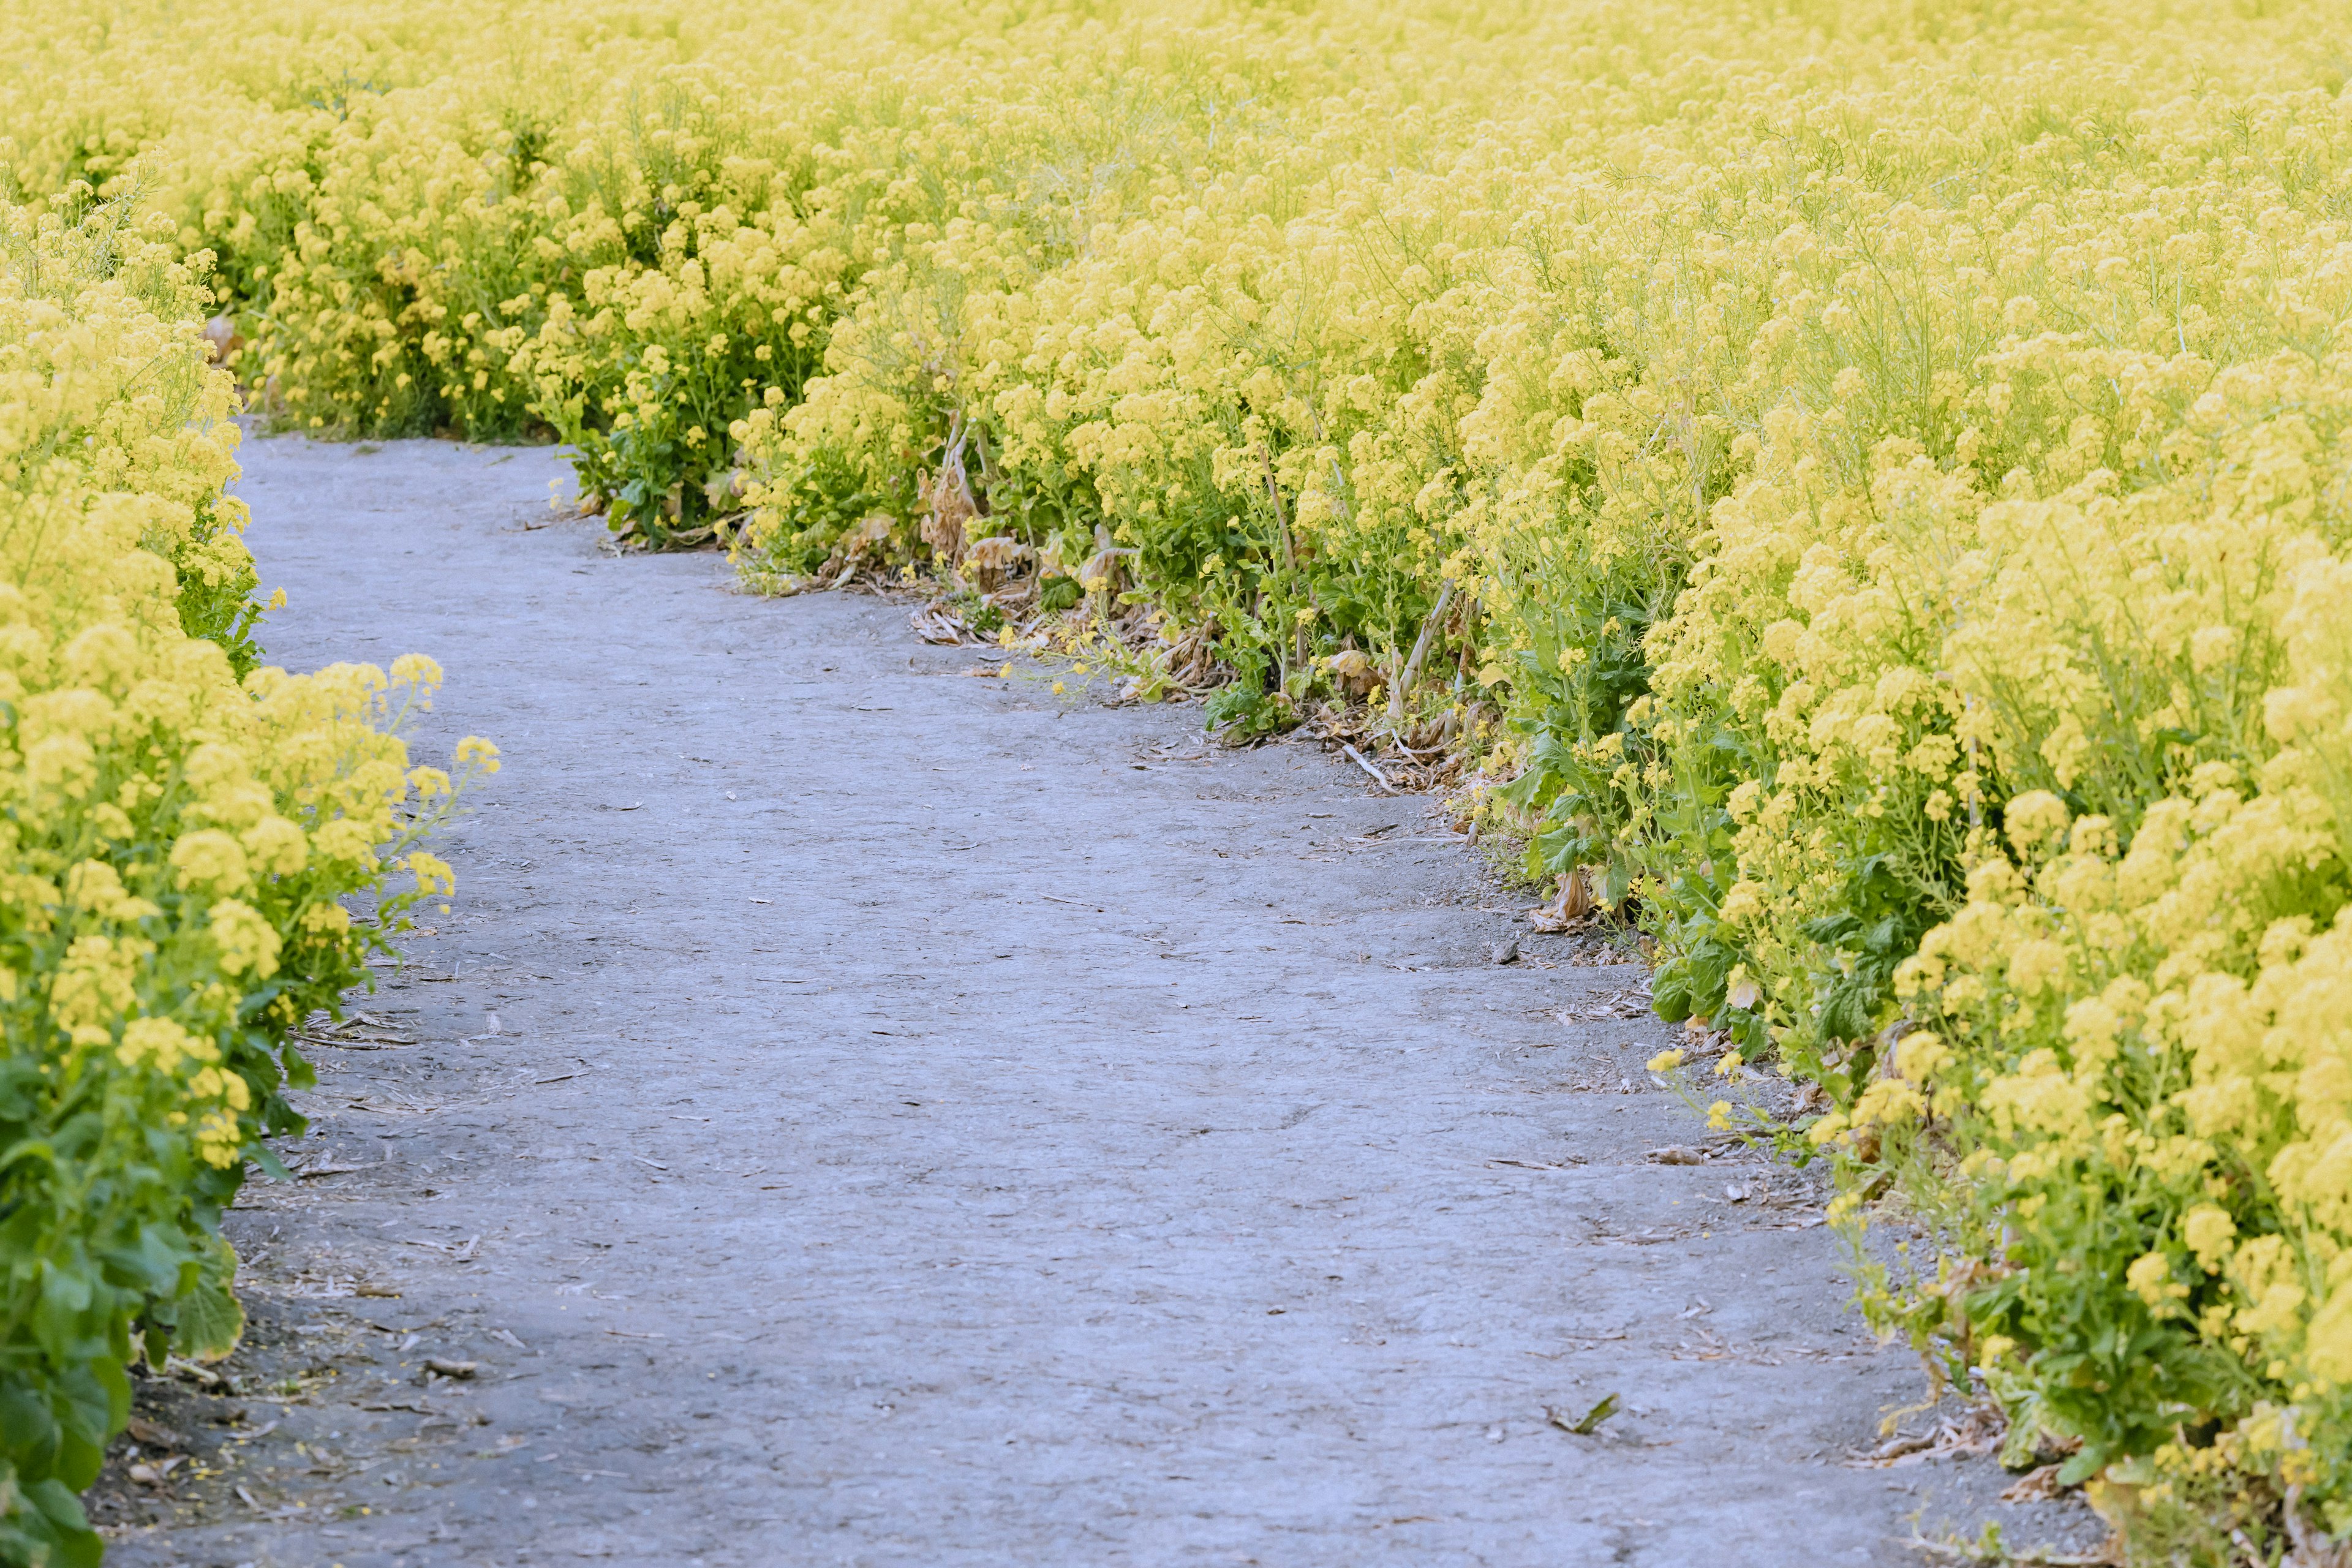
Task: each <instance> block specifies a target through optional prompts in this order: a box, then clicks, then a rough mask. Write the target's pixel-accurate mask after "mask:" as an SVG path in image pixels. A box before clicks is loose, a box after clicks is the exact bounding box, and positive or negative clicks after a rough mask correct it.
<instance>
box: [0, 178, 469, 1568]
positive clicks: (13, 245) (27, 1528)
mask: <svg viewBox="0 0 2352 1568" xmlns="http://www.w3.org/2000/svg"><path fill="white" fill-rule="evenodd" d="M63 205H64V206H65V207H66V208H67V209H68V211H69V210H70V208H71V206H72V204H70V203H68V204H63ZM159 230H160V232H159ZM170 230H171V225H170V224H169V222H168V220H159V219H156V218H153V217H152V216H151V217H149V218H147V219H143V220H142V219H136V218H134V217H132V216H131V215H130V213H129V212H128V211H127V210H126V207H125V206H123V205H110V206H104V207H100V208H97V209H95V210H91V211H89V212H88V213H87V214H86V215H83V216H79V218H76V219H75V220H74V221H68V220H67V218H66V217H65V216H59V213H58V211H55V210H51V211H32V210H26V209H24V208H17V207H0V795H5V802H6V810H5V813H0V1015H5V1021H6V1048H5V1051H0V1151H5V1159H0V1324H5V1330H0V1409H5V1412H6V1419H5V1422H0V1500H5V1501H0V1561H6V1562H10V1563H16V1562H26V1563H35V1562H52V1561H54V1562H77V1561H95V1556H94V1553H95V1549H96V1540H95V1537H94V1536H93V1535H91V1533H90V1532H89V1530H88V1528H87V1525H86V1523H85V1521H83V1517H82V1515H81V1512H80V1510H79V1504H78V1502H77V1501H76V1500H75V1494H76V1493H77V1492H78V1491H79V1489H81V1488H82V1487H84V1486H87V1485H88V1484H89V1480H90V1479H92V1478H93V1477H94V1475H95V1474H96V1470H97V1467H98V1464H99V1461H100V1456H101V1452H102V1450H103V1447H104V1446H105V1444H106V1442H107V1440H108V1438H109V1437H110V1435H111V1433H112V1432H113V1430H115V1429H116V1428H118V1427H119V1426H121V1423H122V1420H123V1419H124V1417H125V1415H126V1414H127V1401H128V1387H127V1384H126V1383H125V1379H124V1368H125V1364H126V1363H127V1362H128V1361H129V1359H130V1357H131V1354H132V1353H133V1350H134V1346H138V1347H140V1348H142V1349H143V1351H144V1353H146V1354H147V1355H149V1356H150V1357H151V1358H152V1359H155V1360H156V1361H158V1362H159V1363H160V1361H161V1359H162V1358H163V1356H164V1355H165V1354H168V1353H174V1352H176V1353H181V1354H186V1355H212V1354H217V1353H220V1352H224V1351H226V1349H227V1348H228V1346H229V1345H230V1344H232V1343H234V1342H235V1339H236V1333H237V1331H238V1328H239V1325H240V1323H241V1321H242V1320H241V1316H240V1314H239V1313H238V1310H237V1308H236V1300H235V1298H234V1296H233V1295H232V1294H231V1293H230V1290H229V1283H230V1278H231V1276H232V1274H233V1271H234V1268H235V1263H236V1258H235V1256H234V1254H233V1253H231V1252H230V1251H229V1249H228V1247H227V1245H226V1242H224V1241H223V1240H222V1239H221V1237H220V1235H219V1217H220V1213H221V1210H222V1209H223V1208H224V1207H225V1206H226V1205H227V1204H228V1203H229V1202H230V1201H231V1199H232V1198H233V1197H234V1195H235V1194H236V1187H237V1184H238V1181H239V1179H240V1177H241V1175H242V1169H243V1165H244V1162H245V1160H246V1158H247V1154H248V1153H249V1152H251V1151H252V1149H253V1147H254V1140H255V1139H256V1138H257V1135H258V1134H260V1133H261V1132H263V1131H288V1130H290V1129H292V1128H295V1127H299V1118H298V1117H296V1116H295V1115H294V1113H293V1112H292V1111H291V1110H290V1109H289V1107H288V1106H287V1104H286V1102H285V1100H283V1099H282V1098H281V1095H280V1089H281V1087H282V1086H283V1085H284V1084H285V1083H287V1082H288V1081H289V1079H290V1080H292V1081H293V1082H295V1083H297V1084H299V1083H303V1082H307V1081H308V1073H309V1068H307V1066H306V1065H305V1064H304V1063H303V1061H302V1059H301V1058H300V1057H299V1055H297V1054H296V1053H295V1051H294V1049H293V1047H292V1046H291V1045H290V1043H289V1036H290V1034H291V1031H292V1030H293V1028H294V1026H296V1025H297V1024H298V1023H299V1021H300V1020H301V1019H302V1018H303V1017H304V1016H307V1015H308V1014H309V1012H310V1010H311V1009H313V1008H316V1007H321V1006H332V1005H336V1003H337V1001H338V998H339V996H340V994H341V991H342V990H343V989H344V988H346V987H347V986H349V985H351V984H355V983H358V982H360V981H362V980H363V979H364V977H365V974H366V970H365V967H364V963H365V959H366V957H367V955H368V954H369V952H372V951H376V950H379V949H381V948H383V945H384V943H385V942H386V939H387V936H388V935H389V933H390V932H391V931H395V930H397V929H399V928H400V926H401V924H402V921H403V914H402V911H403V910H404V909H405V908H406V907H407V905H408V904H410V903H413V902H414V901H415V899H416V898H418V897H422V896H425V895H426V894H428V893H438V892H446V890H447V888H448V876H447V868H446V867H445V866H443V865H442V864H441V863H440V862H438V861H437V860H434V859H432V858H430V857H429V856H426V855H425V854H424V852H423V851H422V850H421V849H417V848H416V847H415V846H416V844H417V842H418V840H419V838H420V837H421V836H422V834H423V833H424V832H425V831H426V830H428V829H429V828H430V827H431V826H433V825H434V823H435V822H436V820H437V818H438V816H439V815H440V814H441V813H442V812H443V811H445V810H446V803H447V801H448V799H449V798H450V795H451V782H450V781H449V780H447V779H446V776H445V775H436V779H438V781H439V789H438V795H437V799H427V798H425V796H426V792H425V791H424V790H423V789H421V788H420V789H416V790H415V791H414V792H412V786H411V779H410V776H409V774H408V773H407V772H406V755H405V752H404V745H403V742H401V740H400V739H399V737H398V735H397V734H396V733H395V732H394V731H396V729H397V727H398V721H399V716H400V710H401V709H402V708H403V707H404V705H406V704H408V703H411V702H415V701H418V700H424V699H425V698H426V697H427V696H428V695H429V693H430V691H431V689H432V688H433V687H434V686H435V685H436V684H437V682H438V680H439V672H438V670H436V669H435V668H432V667H431V665H430V663H429V661H417V662H412V663H410V664H407V665H404V666H401V667H395V670H394V674H393V675H392V676H391V677H389V678H388V677H387V676H386V675H385V674H384V673H383V671H381V670H378V669H375V668H371V667H364V666H337V667H335V668H330V669H327V670H323V671H321V672H320V673H319V674H317V675H312V676H289V675H288V674H286V673H284V672H283V671H280V670H277V669H271V668H255V667H254V659H253V655H254V653H255V651H256V650H255V649H254V648H253V647H252V645H251V640H250V637H249V632H250V627H251V620H252V616H253V614H254V612H255V611H256V610H257V607H258V606H257V605H256V604H255V602H254V601H253V600H252V598H251V591H252V589H253V587H254V586H255V578H254V574H253V569H252V563H251V559H250V557H249V556H248V555H247V553H246V552H245V548H244V545H243V543H242V542H240V540H239V538H238V534H239V531H240V530H241V529H242V527H243V524H244V512H243V510H242V507H241V505H240V503H239V502H238V501H237V500H236V499H235V498H234V497H231V496H228V495H226V493H224V490H223V486H224V485H225V484H226V481H228V480H229V479H233V478H234V477H235V476H236V464H235V458H234V454H235V451H236V445H237V436H238V433H237V430H236V426H234V425H233V424H231V423H229V420H228V416H229V414H230V412H231V409H232V407H233V404H234V389H233V386H232V384H231V381H230V378H229V376H228V375H227V374H226V373H225V372H223V371H221V370H219V369H217V368H215V367H212V366H210V365H208V363H207V360H208V357H209V354H210V349H209V347H208V345H207V344H206V342H205V339H204V338H203V337H202V336H201V335H200V333H199V331H198V324H199V321H200V319H201V315H202V309H201V307H202V306H203V304H204V290H203V286H202V282H201V263H200V262H194V261H186V260H182V259H180V258H175V257H174V255H173V248H174V247H173V246H172V245H171V244H169V243H168V241H169V239H170ZM486 765H490V763H489V760H488V759H487V758H484V759H477V760H475V761H474V762H472V763H464V762H461V763H460V772H461V775H464V774H467V773H472V772H477V771H479V769H480V768H481V767H483V766H486ZM459 782H461V783H462V776H461V780H460V781H459ZM400 861H404V862H406V863H407V865H408V866H409V867H410V868H412V869H414V870H415V872H416V875H417V878H418V882H419V887H418V889H417V891H415V892H414V893H411V892H408V891H406V890H404V889H400V890H394V891H392V892H391V893H389V894H388V895H383V896H380V897H379V898H378V899H377V900H376V903H375V906H374V909H373V913H372V914H371V915H370V916H369V917H368V918H367V919H366V920H365V921H356V920H354V919H353V917H352V914H351V913H350V911H349V910H346V909H345V908H344V907H343V905H342V904H341V902H340V901H339V900H340V898H341V895H344V894H347V893H353V892H370V891H374V892H378V893H379V894H382V890H383V882H384V879H385V877H386V876H387V875H388V873H389V872H390V871H391V869H392V868H393V864H394V863H395V862H400Z"/></svg>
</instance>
